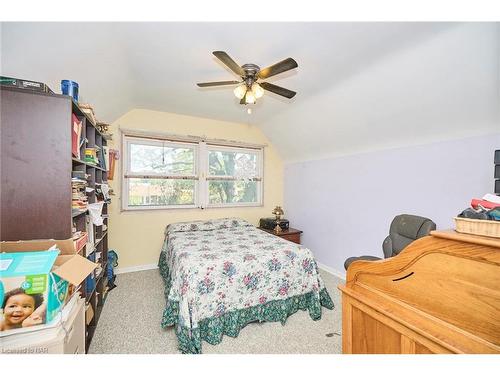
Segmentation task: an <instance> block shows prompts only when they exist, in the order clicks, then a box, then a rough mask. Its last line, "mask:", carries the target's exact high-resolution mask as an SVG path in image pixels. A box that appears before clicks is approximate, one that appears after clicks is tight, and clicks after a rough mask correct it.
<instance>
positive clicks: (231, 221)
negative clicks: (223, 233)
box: [212, 217, 252, 229]
mask: <svg viewBox="0 0 500 375" xmlns="http://www.w3.org/2000/svg"><path fill="white" fill-rule="evenodd" d="M212 222H213V225H214V226H215V229H224V228H234V227H248V226H252V224H250V223H249V222H248V221H246V220H243V219H241V218H239V217H226V218H223V219H215V220H212Z"/></svg>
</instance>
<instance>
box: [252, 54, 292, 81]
mask: <svg viewBox="0 0 500 375" xmlns="http://www.w3.org/2000/svg"><path fill="white" fill-rule="evenodd" d="M298 66H299V65H298V64H297V62H296V61H295V60H294V59H292V58H291V57H289V58H288V59H285V60H283V61H280V62H279V63H276V64H274V65H271V66H268V67H267V68H264V69H261V71H260V72H259V74H258V77H259V78H262V79H266V78H269V77H272V76H275V75H276V74H280V73H283V72H286V71H287V70H290V69H293V68H296V67H298Z"/></svg>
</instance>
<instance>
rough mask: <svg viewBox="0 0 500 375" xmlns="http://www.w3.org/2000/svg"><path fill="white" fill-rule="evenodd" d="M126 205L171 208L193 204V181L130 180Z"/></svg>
mask: <svg viewBox="0 0 500 375" xmlns="http://www.w3.org/2000/svg"><path fill="white" fill-rule="evenodd" d="M128 193H129V195H128V205H129V206H132V207H137V206H148V207H151V206H171V205H191V204H194V194H195V181H194V180H166V179H156V178H130V179H129V190H128Z"/></svg>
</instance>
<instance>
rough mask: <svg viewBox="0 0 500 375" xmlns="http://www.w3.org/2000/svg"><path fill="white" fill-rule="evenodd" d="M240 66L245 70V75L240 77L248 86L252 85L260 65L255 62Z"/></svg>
mask: <svg viewBox="0 0 500 375" xmlns="http://www.w3.org/2000/svg"><path fill="white" fill-rule="evenodd" d="M241 68H242V69H243V70H244V71H245V75H244V76H242V77H241V78H243V80H244V81H245V83H246V85H247V86H248V87H250V86H252V84H253V83H254V82H255V81H257V74H258V73H259V71H260V67H259V66H258V65H255V64H244V65H242V66H241Z"/></svg>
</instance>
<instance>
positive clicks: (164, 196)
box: [123, 137, 198, 209]
mask: <svg viewBox="0 0 500 375" xmlns="http://www.w3.org/2000/svg"><path fill="white" fill-rule="evenodd" d="M125 145H126V155H127V158H126V168H125V174H124V177H125V178H124V180H125V181H124V182H125V183H124V186H123V187H124V192H125V194H124V198H125V199H124V208H129V209H140V208H142V209H144V208H167V207H196V204H197V201H196V198H197V194H196V191H197V181H198V174H197V169H196V164H197V163H196V160H197V155H196V149H197V145H196V144H188V143H177V142H168V141H159V140H146V139H140V138H132V137H126V142H125Z"/></svg>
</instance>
